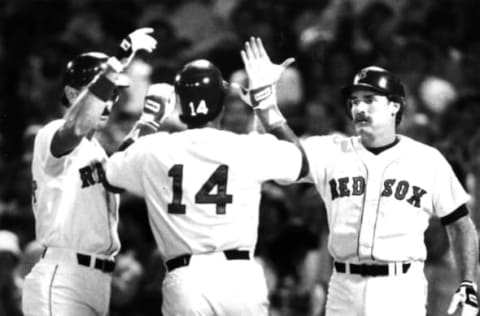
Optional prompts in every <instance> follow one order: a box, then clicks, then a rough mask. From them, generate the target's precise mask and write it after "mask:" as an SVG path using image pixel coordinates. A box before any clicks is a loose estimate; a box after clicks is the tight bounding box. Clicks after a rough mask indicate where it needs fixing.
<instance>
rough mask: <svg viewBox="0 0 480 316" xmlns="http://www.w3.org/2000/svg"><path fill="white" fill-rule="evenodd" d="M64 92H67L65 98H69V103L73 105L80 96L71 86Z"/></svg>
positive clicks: (66, 87)
mask: <svg viewBox="0 0 480 316" xmlns="http://www.w3.org/2000/svg"><path fill="white" fill-rule="evenodd" d="M63 91H64V92H65V96H66V97H67V99H68V102H70V104H73V101H74V100H75V98H76V97H77V96H78V90H77V89H75V88H72V87H70V86H65V88H64V89H63Z"/></svg>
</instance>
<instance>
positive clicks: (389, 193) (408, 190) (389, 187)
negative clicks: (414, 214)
mask: <svg viewBox="0 0 480 316" xmlns="http://www.w3.org/2000/svg"><path fill="white" fill-rule="evenodd" d="M328 183H329V185H330V192H331V194H332V201H333V200H335V199H337V198H342V197H348V196H351V195H362V194H364V193H365V183H366V181H365V178H364V177H362V176H356V177H342V178H338V179H331V180H330V181H329V182H328ZM426 193H427V191H426V190H424V189H422V188H420V187H418V186H416V185H411V184H410V183H409V182H408V181H406V180H397V179H385V181H384V182H383V189H382V193H381V194H380V196H382V197H394V198H395V199H397V200H400V201H402V200H405V201H406V202H408V203H410V204H411V205H413V206H415V207H420V206H421V200H422V197H423V196H424V195H425V194H426Z"/></svg>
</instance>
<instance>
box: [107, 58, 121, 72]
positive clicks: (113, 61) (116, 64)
mask: <svg viewBox="0 0 480 316" xmlns="http://www.w3.org/2000/svg"><path fill="white" fill-rule="evenodd" d="M107 65H108V66H109V67H110V68H111V69H113V71H115V72H122V71H123V64H122V63H121V62H120V60H118V59H117V58H116V57H110V58H108V59H107Z"/></svg>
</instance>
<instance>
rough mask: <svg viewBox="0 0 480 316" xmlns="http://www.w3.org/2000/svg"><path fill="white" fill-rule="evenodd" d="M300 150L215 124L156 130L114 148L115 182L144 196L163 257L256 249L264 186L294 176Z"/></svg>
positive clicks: (111, 169) (110, 172)
mask: <svg viewBox="0 0 480 316" xmlns="http://www.w3.org/2000/svg"><path fill="white" fill-rule="evenodd" d="M300 168H301V153H300V151H299V149H298V148H297V147H296V146H295V145H293V144H292V143H288V142H285V141H279V140H277V139H276V138H275V137H274V136H272V135H269V134H257V133H252V134H249V135H238V134H234V133H231V132H227V131H221V130H217V129H213V128H202V129H192V130H186V131H183V132H179V133H173V134H168V133H156V134H153V135H149V136H145V137H142V138H140V139H139V140H138V141H137V142H135V143H134V144H132V145H131V146H130V147H129V148H128V149H127V150H126V151H124V152H119V153H115V154H114V155H112V156H111V157H110V159H109V160H108V162H107V166H106V170H105V171H106V175H107V180H108V182H109V183H110V184H113V185H114V186H118V187H121V188H124V189H127V190H129V191H131V192H132V193H135V194H138V195H139V196H142V197H144V198H145V201H146V204H147V208H148V211H149V212H148V213H149V219H150V224H151V227H152V231H153V235H154V237H155V240H156V242H157V245H158V247H159V250H160V252H161V253H162V254H163V256H164V259H167V260H168V259H171V258H173V257H176V256H178V255H182V254H198V253H206V252H213V251H221V250H225V249H232V248H239V249H246V250H253V249H254V247H255V244H256V241H257V229H258V216H259V215H258V212H259V203H260V196H261V186H262V183H263V182H264V181H266V180H279V181H284V182H293V181H295V180H296V178H297V177H298V175H299V172H300Z"/></svg>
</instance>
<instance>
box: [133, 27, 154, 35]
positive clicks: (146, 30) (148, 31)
mask: <svg viewBox="0 0 480 316" xmlns="http://www.w3.org/2000/svg"><path fill="white" fill-rule="evenodd" d="M133 32H134V33H137V32H138V33H145V34H151V33H153V28H152V27H142V28H139V29H136V30H135V31H133Z"/></svg>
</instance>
